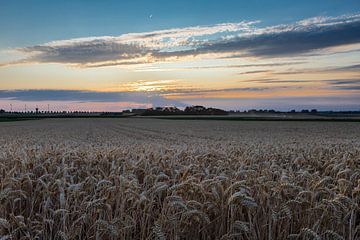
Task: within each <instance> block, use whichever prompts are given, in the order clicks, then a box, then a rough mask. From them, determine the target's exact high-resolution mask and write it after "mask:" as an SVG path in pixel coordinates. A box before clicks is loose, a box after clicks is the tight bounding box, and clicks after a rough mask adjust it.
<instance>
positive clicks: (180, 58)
mask: <svg viewBox="0 0 360 240" xmlns="http://www.w3.org/2000/svg"><path fill="white" fill-rule="evenodd" d="M0 33H1V34H0V108H3V109H7V110H9V109H10V107H11V108H12V109H13V110H19V111H21V110H24V107H25V105H26V107H27V109H32V108H35V106H39V107H40V109H41V108H44V110H47V107H48V105H50V106H51V108H52V109H53V110H96V111H120V110H122V109H127V108H135V107H151V106H167V105H175V106H179V107H183V106H186V105H192V104H200V105H205V106H209V107H219V108H224V109H235V110H238V109H240V110H244V109H249V108H258V109H259V108H266V109H277V110H290V109H303V108H317V109H320V110H360V104H359V102H360V61H359V59H360V2H359V1H340V0H334V1H319V0H314V1H311V3H306V2H300V1H296V2H290V1H248V2H245V1H226V2H224V1H222V2H221V1H209V0H208V1H202V0H199V1H162V0H161V1H138V0H134V1H111V0H107V1H66V2H61V3H60V2H56V3H55V2H54V1H53V2H50V1H43V0H29V1H14V0H12V1H1V2H0Z"/></svg>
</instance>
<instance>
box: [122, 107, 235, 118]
mask: <svg viewBox="0 0 360 240" xmlns="http://www.w3.org/2000/svg"><path fill="white" fill-rule="evenodd" d="M124 112H125V113H130V111H127V112H126V111H124ZM131 113H133V114H137V115H142V116H167V115H227V114H228V112H226V111H225V110H222V109H217V108H206V107H203V106H188V107H186V108H185V109H184V110H180V109H178V108H177V107H156V108H148V109H132V110H131Z"/></svg>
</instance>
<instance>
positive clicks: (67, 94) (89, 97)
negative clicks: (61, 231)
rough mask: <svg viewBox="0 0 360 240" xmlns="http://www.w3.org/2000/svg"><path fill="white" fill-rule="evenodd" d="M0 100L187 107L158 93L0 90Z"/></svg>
mask: <svg viewBox="0 0 360 240" xmlns="http://www.w3.org/2000/svg"><path fill="white" fill-rule="evenodd" d="M0 99H6V100H17V101H72V102H104V103H106V102H109V103H110V102H134V103H144V104H151V105H153V106H168V105H173V106H179V107H182V106H185V105H184V104H183V103H181V102H179V101H176V100H171V99H167V98H165V97H162V96H160V95H159V94H156V93H146V92H96V91H82V90H0Z"/></svg>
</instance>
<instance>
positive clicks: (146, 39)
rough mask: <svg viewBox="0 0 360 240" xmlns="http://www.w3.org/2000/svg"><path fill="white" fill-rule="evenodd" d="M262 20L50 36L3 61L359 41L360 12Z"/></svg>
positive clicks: (146, 57) (313, 47) (158, 55)
mask: <svg viewBox="0 0 360 240" xmlns="http://www.w3.org/2000/svg"><path fill="white" fill-rule="evenodd" d="M258 22H259V21H251V22H246V21H243V22H239V23H224V24H217V25H212V26H195V27H187V28H174V29H167V30H161V31H154V32H145V33H129V34H123V35H121V36H116V37H114V36H104V37H88V38H79V39H70V40H63V41H55V42H49V43H46V44H42V45H36V46H29V47H25V48H20V49H17V50H18V52H20V53H22V54H23V55H24V58H23V59H21V60H19V61H15V62H11V63H3V64H2V65H3V66H4V65H8V64H19V63H62V64H70V65H76V66H81V67H103V66H114V65H131V64H144V63H154V62H158V61H173V60H174V59H179V58H180V59H181V58H183V57H189V56H201V55H203V54H230V55H232V56H234V54H239V56H256V57H283V56H294V55H299V54H308V53H312V52H314V51H317V50H322V49H326V48H329V47H337V46H341V45H345V44H354V43H359V42H360V14H353V15H345V16H339V17H315V18H310V19H305V20H303V21H299V22H296V23H293V24H284V25H276V26H269V27H263V28H260V27H256V24H257V23H258ZM218 57H223V56H218Z"/></svg>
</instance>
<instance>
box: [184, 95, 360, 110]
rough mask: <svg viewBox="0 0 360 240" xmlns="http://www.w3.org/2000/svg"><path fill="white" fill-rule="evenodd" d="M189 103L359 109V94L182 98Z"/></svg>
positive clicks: (238, 106)
mask: <svg viewBox="0 0 360 240" xmlns="http://www.w3.org/2000/svg"><path fill="white" fill-rule="evenodd" d="M184 100H186V101H187V102H188V103H190V104H194V105H195V104H202V105H205V106H211V107H218V108H222V109H229V110H230V109H233V110H239V109H241V110H247V109H253V108H256V109H276V110H283V111H288V110H291V109H296V110H301V109H313V108H316V109H318V110H324V111H328V110H335V111H338V110H339V111H344V110H359V104H358V103H359V102H360V96H359V95H358V94H357V95H355V94H353V95H350V94H347V95H336V96H335V95H334V96H305V97H264V98H247V97H244V98H222V99H219V98H204V97H201V98H197V97H194V98H192V99H189V98H187V99H184Z"/></svg>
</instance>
